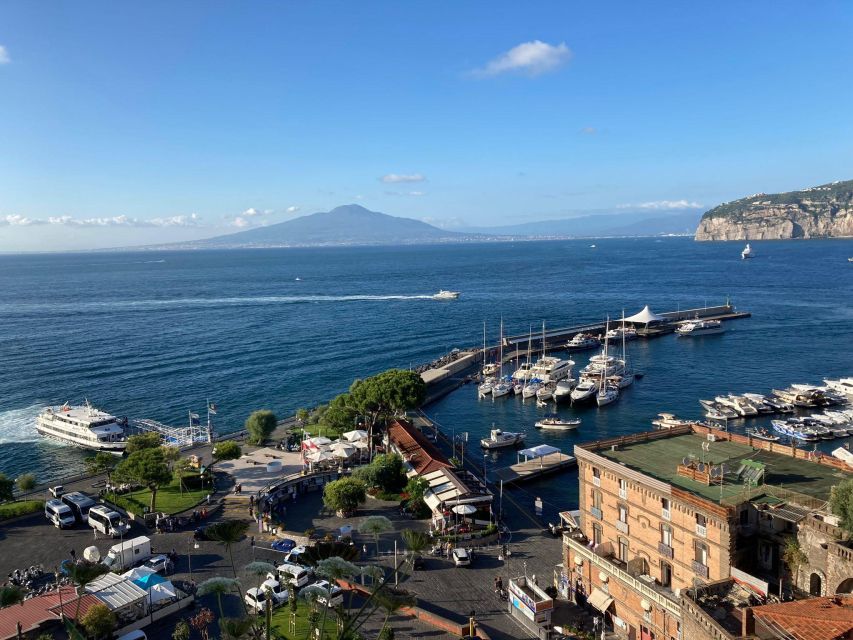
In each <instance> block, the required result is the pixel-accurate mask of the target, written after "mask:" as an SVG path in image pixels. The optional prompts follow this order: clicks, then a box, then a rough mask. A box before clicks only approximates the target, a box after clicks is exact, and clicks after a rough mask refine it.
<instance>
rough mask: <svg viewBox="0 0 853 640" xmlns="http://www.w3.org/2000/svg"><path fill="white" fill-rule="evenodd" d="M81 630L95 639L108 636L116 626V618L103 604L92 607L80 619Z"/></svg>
mask: <svg viewBox="0 0 853 640" xmlns="http://www.w3.org/2000/svg"><path fill="white" fill-rule="evenodd" d="M80 622H81V624H82V625H83V628H84V629H86V631H87V632H88V633H89V635H91V636H93V637H95V638H105V637H107V636H109V635H110V634H111V633H112V631H113V629H115V626H116V617H115V614H113V612H112V611H110V610H109V608H108V607H107V606H106V605H104V604H96V605H93V606H92V608H91V609H89V610H88V611H87V612H86V614H85V615H84V616H83V617H82V618H81V619H80Z"/></svg>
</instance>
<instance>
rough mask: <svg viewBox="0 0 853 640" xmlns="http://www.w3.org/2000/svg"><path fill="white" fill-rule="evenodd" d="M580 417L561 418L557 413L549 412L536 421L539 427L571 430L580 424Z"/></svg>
mask: <svg viewBox="0 0 853 640" xmlns="http://www.w3.org/2000/svg"><path fill="white" fill-rule="evenodd" d="M580 423H581V419H580V418H561V417H560V416H558V415H557V414H556V413H549V414H548V415H547V416H545V417H544V418H542V419H541V420H539V421H538V422H537V423H536V425H535V426H536V428H537V429H546V430H550V431H569V430H571V429H577V428H578V427H579V426H580Z"/></svg>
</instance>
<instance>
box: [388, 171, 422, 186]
mask: <svg viewBox="0 0 853 640" xmlns="http://www.w3.org/2000/svg"><path fill="white" fill-rule="evenodd" d="M379 180H380V181H382V182H384V183H386V184H397V183H398V182H423V181H424V180H426V178H425V177H424V176H423V175H421V174H420V173H410V174H398V173H389V174H386V175H384V176H382V177H381V178H379Z"/></svg>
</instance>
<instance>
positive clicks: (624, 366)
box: [477, 323, 636, 428]
mask: <svg viewBox="0 0 853 640" xmlns="http://www.w3.org/2000/svg"><path fill="white" fill-rule="evenodd" d="M608 324H609V323H608ZM501 334H503V328H502V329H501ZM501 337H502V336H501ZM618 338H621V340H622V357H621V358H618V357H616V356H612V355H610V354H609V352H608V350H609V343H610V340H611V339H618ZM635 338H636V332H635V331H634V330H633V329H631V328H623V327H619V328H618V329H613V330H611V329H610V328H609V326H607V327H606V332H605V335H604V343H603V344H604V349H603V351H602V352H601V353H599V354H596V355H594V356H592V357H591V358H590V359H589V362H588V364H587V365H586V366H584V367H583V369H581V370H580V373H579V376H578V379H577V380H575V379H574V376H573V368H574V366H575V362H574V360H569V359H562V358H558V357H555V356H548V355H547V354H546V341H545V326H544V324H543V326H542V353H543V355H542V357H540V358H539V359H538V360H536V361H535V362H534V361H531V357H530V353H531V348H532V334H531V336H530V338H529V339H528V346H527V360H526V361H525V362H524V363H522V364H520V365H519V366H518V368H517V369H516V370H515V371H514V372H513V373H512V375H509V376H505V377H504V376H503V371H502V369H503V367H502V363H503V350H502V348H501V352H500V356H499V360H498V362H496V363H493V364H489V365H486V366H485V367H484V368H483V376H484V380H483V381H482V382H481V383H480V385H479V386H478V387H477V392H478V394H479V396H480V397H485V396H488V395H491V396H492V397H494V398H499V397H501V396H505V395H510V394H513V395H521V397H522V398H523V399H528V398H534V397H535V398H536V400H537V402H540V403H546V402H550V401H554V402H558V403H559V402H564V401H567V400H570V401H571V402H572V403H573V404H575V403H582V402H592V401H595V402H596V404H598V406H604V405H607V404H610V403H611V402H614V401H615V400H616V399H618V397H619V390H620V389H624V388H625V387H627V386H629V385H631V384H633V382H634V379H635V377H636V375H635V374H634V372H633V370H632V369H631V367H630V366H629V364H628V361H627V358H626V355H625V343H626V342H627V341H628V340H632V339H635ZM502 343H503V340H502V339H501V344H502ZM600 344H601V341H600V339H599V338H597V337H595V336H591V335H588V334H577V335H576V336H574V337H573V338H572V340H570V341H569V343H568V344H567V345H566V346H565V348H566V349H567V350H569V351H579V350H583V349H588V348H595V347H597V346H599V345H600ZM484 353H485V333H484ZM543 428H544V427H543Z"/></svg>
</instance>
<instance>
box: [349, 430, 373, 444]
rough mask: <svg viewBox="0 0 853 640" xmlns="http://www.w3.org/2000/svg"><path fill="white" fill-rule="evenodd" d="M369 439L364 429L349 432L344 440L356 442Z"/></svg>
mask: <svg viewBox="0 0 853 640" xmlns="http://www.w3.org/2000/svg"><path fill="white" fill-rule="evenodd" d="M366 437H367V431H363V430H362V429H356V430H355V431H347V432H346V433H345V434H344V439H345V440H349V441H350V442H355V441H356V440H364V439H365V438H366Z"/></svg>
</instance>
